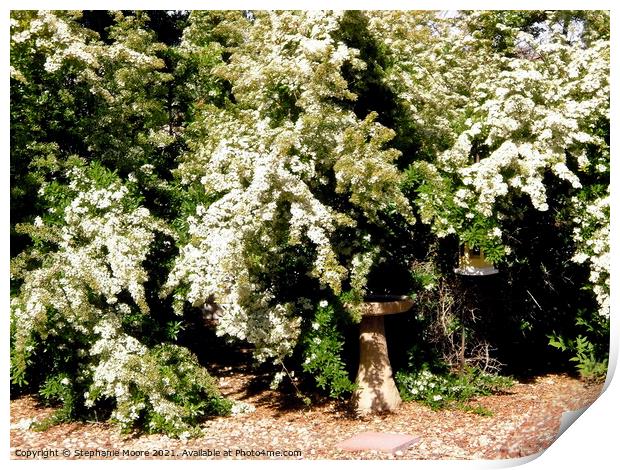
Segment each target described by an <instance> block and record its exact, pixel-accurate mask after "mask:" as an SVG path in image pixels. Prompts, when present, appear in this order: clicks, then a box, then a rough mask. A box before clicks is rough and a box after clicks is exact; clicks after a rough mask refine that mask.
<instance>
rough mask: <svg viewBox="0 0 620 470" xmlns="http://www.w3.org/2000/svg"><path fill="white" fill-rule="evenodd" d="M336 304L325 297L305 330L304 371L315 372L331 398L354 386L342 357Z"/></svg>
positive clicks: (341, 340)
mask: <svg viewBox="0 0 620 470" xmlns="http://www.w3.org/2000/svg"><path fill="white" fill-rule="evenodd" d="M334 317H335V310H334V307H333V306H331V305H329V304H328V302H327V301H326V300H323V301H321V302H320V303H319V305H318V307H317V309H316V313H315V316H314V320H313V322H312V323H311V325H310V328H309V330H308V332H307V333H306V335H305V337H304V339H303V341H302V344H303V347H304V357H305V360H304V362H303V365H302V367H303V370H304V371H305V372H307V373H308V374H312V375H313V376H314V378H315V380H316V384H317V386H318V387H319V388H320V389H322V390H328V391H329V396H330V397H332V398H341V397H343V396H345V395H347V394H349V393H351V392H352V391H353V390H354V389H355V384H353V383H352V382H351V380H350V379H349V375H348V373H347V370H346V366H345V363H344V361H343V359H342V357H341V353H342V347H343V345H344V339H343V335H342V333H341V332H340V331H339V329H338V328H337V324H336V321H335V318H334Z"/></svg>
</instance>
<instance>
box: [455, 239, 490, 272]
mask: <svg viewBox="0 0 620 470" xmlns="http://www.w3.org/2000/svg"><path fill="white" fill-rule="evenodd" d="M454 272H455V273H457V274H461V275H463V276H489V275H491V274H497V273H498V271H497V269H496V268H495V266H493V263H490V262H489V261H488V260H487V259H486V258H485V256H484V252H483V251H482V250H481V249H480V248H476V247H470V246H469V245H468V244H467V243H464V244H462V245H461V247H460V253H459V266H458V268H454Z"/></svg>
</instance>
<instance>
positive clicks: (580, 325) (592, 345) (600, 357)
mask: <svg viewBox="0 0 620 470" xmlns="http://www.w3.org/2000/svg"><path fill="white" fill-rule="evenodd" d="M576 326H577V329H578V331H580V333H579V334H577V336H576V337H574V338H571V337H569V336H568V335H566V334H565V335H559V334H556V333H554V334H551V335H549V336H548V337H549V345H550V346H553V347H554V348H557V349H559V350H560V351H562V352H566V353H568V354H570V355H571V356H570V358H569V360H570V361H571V362H574V363H575V367H576V369H577V371H578V372H579V375H580V376H581V377H582V378H584V379H587V380H595V381H598V380H604V379H605V377H606V375H607V369H608V366H609V364H608V363H609V350H608V348H607V341H606V340H607V338H608V336H609V319H605V318H601V317H600V316H598V315H596V314H594V315H592V314H590V315H588V314H587V311H585V310H581V311H580V312H579V315H578V316H577V321H576Z"/></svg>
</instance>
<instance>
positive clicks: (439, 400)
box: [396, 367, 513, 414]
mask: <svg viewBox="0 0 620 470" xmlns="http://www.w3.org/2000/svg"><path fill="white" fill-rule="evenodd" d="M396 383H397V385H398V389H399V391H400V394H401V397H402V399H403V400H405V401H413V400H415V401H419V402H422V403H424V404H426V405H428V406H430V407H431V408H432V409H434V410H438V409H441V408H444V407H446V406H449V405H450V404H453V403H455V402H456V403H460V404H466V402H467V401H468V400H471V399H472V398H474V397H476V396H481V395H482V396H484V395H491V394H493V393H497V392H501V391H503V390H505V389H507V388H509V387H511V386H512V384H513V382H512V380H511V379H510V378H508V377H502V376H498V375H493V374H488V373H486V372H483V371H482V370H480V369H477V368H473V367H467V368H465V369H464V370H463V372H462V373H458V374H457V373H434V372H431V371H430V370H429V369H428V367H423V368H422V369H421V370H419V371H416V372H406V371H399V372H397V373H396ZM465 409H466V408H465ZM471 411H475V410H471ZM475 412H477V413H479V414H484V413H483V412H482V411H481V410H478V411H475Z"/></svg>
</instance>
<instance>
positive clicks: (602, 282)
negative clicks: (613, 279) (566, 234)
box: [572, 195, 611, 317]
mask: <svg viewBox="0 0 620 470" xmlns="http://www.w3.org/2000/svg"><path fill="white" fill-rule="evenodd" d="M573 202H574V213H575V214H576V215H575V219H574V222H575V224H576V226H575V228H574V232H573V233H574V240H575V242H576V244H577V251H576V252H575V254H574V256H573V258H572V259H573V261H574V262H576V263H580V264H586V265H588V266H589V268H590V282H592V286H593V287H592V289H593V291H594V295H595V296H596V300H597V302H598V304H599V313H600V314H601V315H602V316H604V317H609V313H610V308H611V305H610V294H609V292H610V290H609V289H610V267H611V253H610V250H609V230H610V228H609V195H606V196H604V197H600V198H598V199H596V200H595V201H593V202H591V203H584V202H582V201H579V200H577V199H576V198H575V200H574V201H573Z"/></svg>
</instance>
